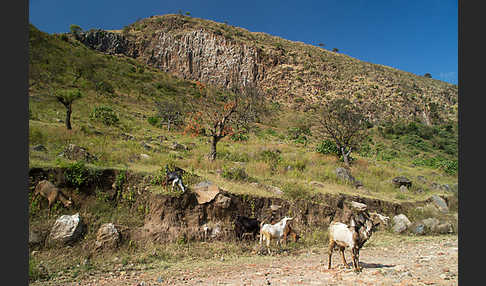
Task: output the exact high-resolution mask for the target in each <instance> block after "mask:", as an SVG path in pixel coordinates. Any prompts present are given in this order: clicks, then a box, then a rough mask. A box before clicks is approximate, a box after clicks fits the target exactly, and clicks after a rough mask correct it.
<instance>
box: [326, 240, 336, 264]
mask: <svg viewBox="0 0 486 286" xmlns="http://www.w3.org/2000/svg"><path fill="white" fill-rule="evenodd" d="M334 244H335V242H334V241H330V242H329V248H328V252H329V264H328V265H327V269H331V257H332V251H333V250H334Z"/></svg>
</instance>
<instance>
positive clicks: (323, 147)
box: [316, 139, 341, 156]
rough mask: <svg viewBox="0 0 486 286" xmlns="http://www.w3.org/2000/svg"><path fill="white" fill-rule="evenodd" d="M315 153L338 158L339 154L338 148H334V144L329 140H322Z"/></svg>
mask: <svg viewBox="0 0 486 286" xmlns="http://www.w3.org/2000/svg"><path fill="white" fill-rule="evenodd" d="M316 152H317V153H321V154H325V155H326V154H334V155H336V156H340V155H341V152H340V151H339V148H338V147H337V146H336V144H335V143H334V142H332V141H331V140H328V139H326V140H323V141H322V142H321V144H319V146H317V148H316Z"/></svg>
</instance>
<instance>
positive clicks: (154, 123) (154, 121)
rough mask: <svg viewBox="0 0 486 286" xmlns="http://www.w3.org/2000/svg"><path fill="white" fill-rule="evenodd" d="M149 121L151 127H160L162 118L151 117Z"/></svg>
mask: <svg viewBox="0 0 486 286" xmlns="http://www.w3.org/2000/svg"><path fill="white" fill-rule="evenodd" d="M147 121H148V123H149V124H150V125H152V126H159V125H160V124H159V123H160V117H158V116H150V117H149V118H147Z"/></svg>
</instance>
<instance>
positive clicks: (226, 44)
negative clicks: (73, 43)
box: [81, 15, 458, 125]
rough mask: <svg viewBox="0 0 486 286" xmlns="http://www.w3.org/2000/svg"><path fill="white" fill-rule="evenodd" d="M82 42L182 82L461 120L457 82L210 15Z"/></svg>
mask: <svg viewBox="0 0 486 286" xmlns="http://www.w3.org/2000/svg"><path fill="white" fill-rule="evenodd" d="M81 41H82V42H83V43H85V44H86V45H88V46H89V47H91V48H93V49H96V50H99V51H102V52H105V53H110V54H125V55H127V56H130V57H132V58H136V59H137V60H138V61H140V62H141V63H144V64H147V65H150V66H152V67H156V68H158V69H160V70H162V71H165V72H170V73H172V74H174V75H176V76H177V77H179V78H182V79H187V80H193V81H200V82H202V83H206V84H212V85H218V86H221V87H226V88H230V87H232V86H235V85H236V86H241V85H246V84H248V83H253V84H256V85H257V86H259V87H260V88H261V89H262V90H263V91H264V92H265V94H266V96H267V97H268V98H270V99H272V100H273V101H277V102H279V103H281V104H284V105H286V106H290V107H293V108H296V109H300V110H306V109H309V108H313V107H316V106H319V105H321V104H322V103H324V102H326V101H327V100H329V99H332V98H335V97H344V98H347V99H349V100H351V101H352V102H354V103H356V104H358V105H360V106H362V107H366V110H367V112H368V114H367V116H368V117H369V119H370V121H372V122H383V121H395V120H396V119H402V120H407V121H415V120H418V121H422V122H424V123H426V124H428V125H430V124H434V123H440V122H443V121H448V120H454V121H455V120H456V118H457V98H458V89H457V85H453V84H449V83H446V82H442V81H439V80H435V79H431V78H427V77H423V76H418V75H415V74H412V73H409V72H405V71H401V70H397V69H394V68H391V67H387V66H383V65H378V64H372V63H368V62H363V61H360V60H357V59H354V58H352V57H350V56H347V55H344V54H340V53H338V52H334V51H329V50H326V49H324V48H321V47H317V46H313V45H309V44H305V43H302V42H294V41H289V40H285V39H282V38H280V37H276V36H272V35H268V34H265V33H260V32H249V31H248V30H246V29H243V28H239V27H234V26H230V25H228V24H224V23H217V22H214V21H210V20H204V19H198V18H193V17H189V16H183V15H163V16H152V17H150V18H146V19H141V20H139V21H137V22H135V23H133V24H131V25H129V26H126V27H125V28H124V29H123V30H121V31H102V30H91V31H87V32H85V33H83V34H82V36H81Z"/></svg>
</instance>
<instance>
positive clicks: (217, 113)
mask: <svg viewBox="0 0 486 286" xmlns="http://www.w3.org/2000/svg"><path fill="white" fill-rule="evenodd" d="M194 103H195V105H194V107H193V108H194V109H193V110H194V111H193V113H192V116H190V117H189V118H188V122H187V124H186V131H189V132H190V133H192V134H196V135H202V136H206V137H209V138H211V151H210V152H209V154H208V159H209V160H211V161H214V160H215V159H216V147H217V144H218V142H219V141H220V140H221V139H223V138H224V137H226V136H228V135H232V134H234V133H236V132H241V131H244V130H246V131H248V130H249V129H250V128H251V125H252V123H254V122H256V121H257V120H258V119H259V116H260V115H261V113H262V112H264V104H263V95H262V93H261V92H260V91H259V90H258V89H257V88H256V87H254V86H247V87H244V88H243V89H242V90H239V89H238V88H232V89H231V90H226V91H220V90H215V89H211V88H207V89H205V90H204V92H203V95H202V96H201V97H200V99H199V100H198V101H196V102H194Z"/></svg>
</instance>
